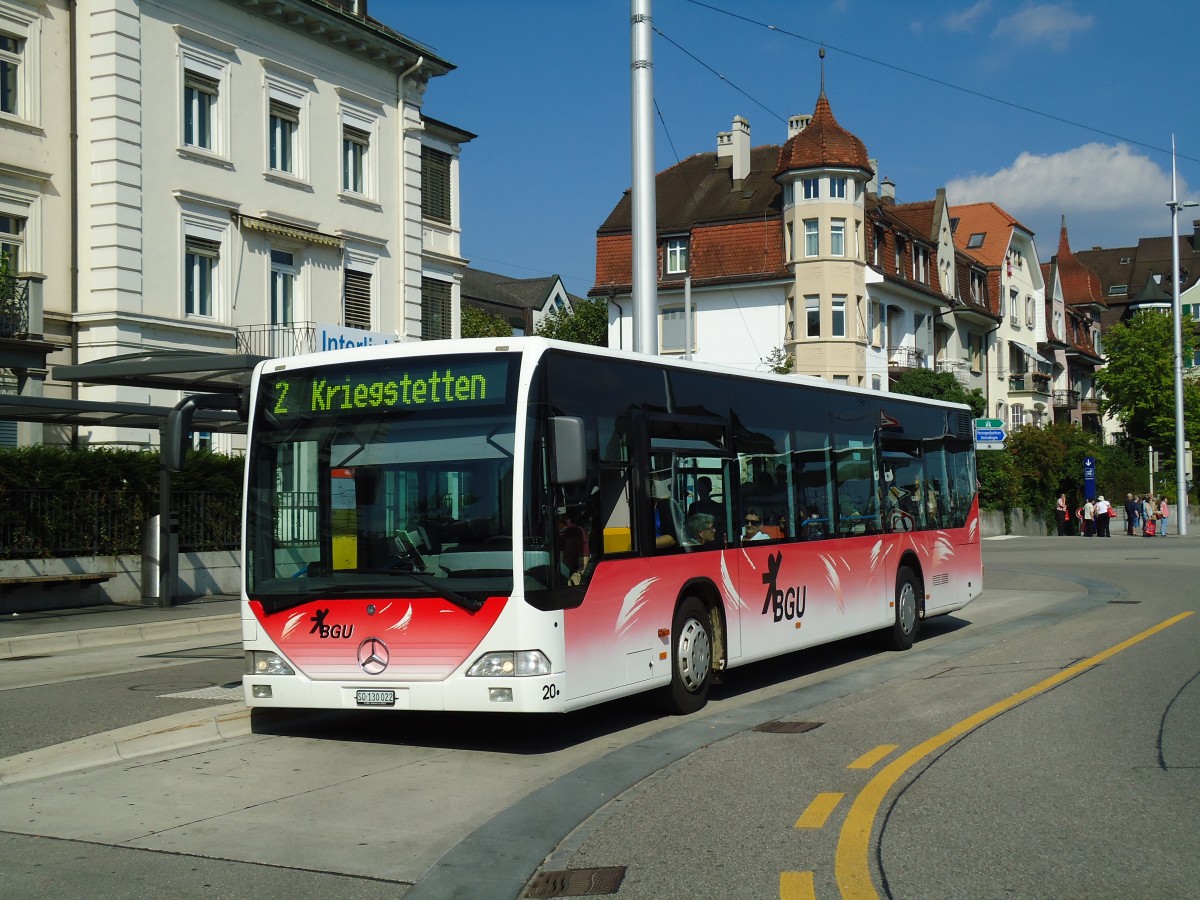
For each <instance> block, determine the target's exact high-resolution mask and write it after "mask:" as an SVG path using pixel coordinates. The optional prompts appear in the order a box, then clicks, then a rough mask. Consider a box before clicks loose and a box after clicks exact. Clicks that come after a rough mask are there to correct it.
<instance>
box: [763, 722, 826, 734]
mask: <svg viewBox="0 0 1200 900" xmlns="http://www.w3.org/2000/svg"><path fill="white" fill-rule="evenodd" d="M822 724H823V723H821V722H784V721H782V720H778V719H777V720H776V721H774V722H763V723H762V724H761V725H755V726H754V730H755V731H761V732H763V733H764V734H804V732H806V731H812V730H813V729H814V728H820V727H821V725H822Z"/></svg>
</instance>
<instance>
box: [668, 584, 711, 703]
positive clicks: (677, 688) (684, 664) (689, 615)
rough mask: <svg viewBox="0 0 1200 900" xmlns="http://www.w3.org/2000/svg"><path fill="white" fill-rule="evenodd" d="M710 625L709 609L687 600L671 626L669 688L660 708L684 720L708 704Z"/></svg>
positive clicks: (682, 604)
mask: <svg viewBox="0 0 1200 900" xmlns="http://www.w3.org/2000/svg"><path fill="white" fill-rule="evenodd" d="M712 646H713V645H712V624H711V622H710V620H709V617H708V609H707V608H706V607H705V605H704V604H703V603H701V602H700V601H699V600H698V599H696V598H695V597H687V598H685V599H684V601H683V602H682V603H680V604H679V607H678V608H677V609H676V610H675V619H674V621H673V622H672V623H671V684H670V686H669V687H667V688H664V689H663V705H664V706H665V707H666V709H667V710H668V711H669V712H671V713H674V714H675V715H680V716H685V715H687V714H688V713H694V712H695V711H696V710H698V709H702V708H703V707H704V704H705V703H707V702H708V688H709V686H710V685H711V684H712Z"/></svg>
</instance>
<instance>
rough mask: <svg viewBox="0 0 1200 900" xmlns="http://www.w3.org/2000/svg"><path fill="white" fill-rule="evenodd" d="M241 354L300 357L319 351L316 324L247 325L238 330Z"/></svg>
mask: <svg viewBox="0 0 1200 900" xmlns="http://www.w3.org/2000/svg"><path fill="white" fill-rule="evenodd" d="M237 345H238V352H239V353H249V354H251V355H253V356H268V357H276V356H298V355H300V354H301V353H315V352H316V350H317V346H316V345H317V327H316V323H315V322H292V323H291V324H290V325H247V326H245V327H243V328H239V329H238V330H237Z"/></svg>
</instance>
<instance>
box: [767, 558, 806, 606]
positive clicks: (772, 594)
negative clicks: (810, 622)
mask: <svg viewBox="0 0 1200 900" xmlns="http://www.w3.org/2000/svg"><path fill="white" fill-rule="evenodd" d="M782 565H783V552H782V551H780V552H779V553H772V554H771V555H770V556H768V557H767V571H766V572H764V573H763V577H762V580H763V584H765V585H766V586H767V595H766V597H764V598H763V608H762V614H763V615H764V616H765V615H766V614H767V610H768V609H772V610H774V615H775V621H776V622H782V621H783V620H784V619H787V620H788V621H789V622H790V621H791V620H792V619H799V618H802V617H803V616H804V608H805V607H806V606H807V605H808V585H806V584H805V585H801V586H800V587H795V586H792V587H788V588H787V589H786V590H783V589H781V588H780V587H779V586H778V585H779V569H780V568H781V567H782Z"/></svg>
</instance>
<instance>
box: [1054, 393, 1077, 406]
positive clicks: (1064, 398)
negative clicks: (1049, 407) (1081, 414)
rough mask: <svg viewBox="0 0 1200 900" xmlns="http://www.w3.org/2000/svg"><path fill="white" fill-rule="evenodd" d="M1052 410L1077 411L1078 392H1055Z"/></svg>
mask: <svg viewBox="0 0 1200 900" xmlns="http://www.w3.org/2000/svg"><path fill="white" fill-rule="evenodd" d="M1054 408H1055V409H1078V408H1079V391H1055V392H1054Z"/></svg>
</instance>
